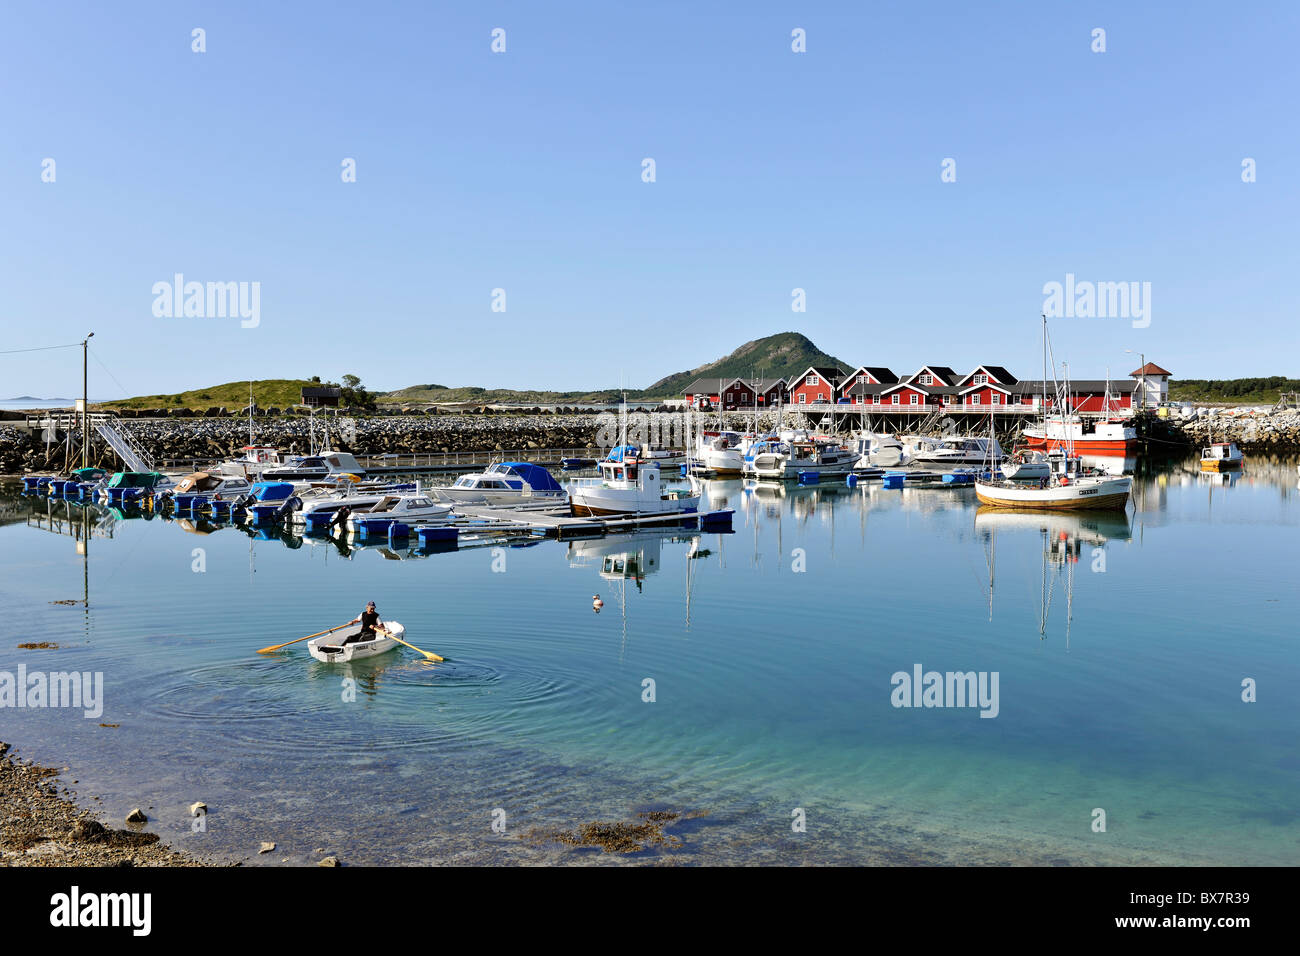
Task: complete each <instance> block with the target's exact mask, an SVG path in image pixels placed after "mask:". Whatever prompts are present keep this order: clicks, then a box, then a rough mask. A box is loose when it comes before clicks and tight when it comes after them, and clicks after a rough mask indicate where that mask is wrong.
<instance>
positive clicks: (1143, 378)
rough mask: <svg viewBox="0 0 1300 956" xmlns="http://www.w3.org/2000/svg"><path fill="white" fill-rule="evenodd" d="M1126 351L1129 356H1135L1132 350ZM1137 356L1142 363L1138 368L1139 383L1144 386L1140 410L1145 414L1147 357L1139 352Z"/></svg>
mask: <svg viewBox="0 0 1300 956" xmlns="http://www.w3.org/2000/svg"><path fill="white" fill-rule="evenodd" d="M1124 351H1125V352H1127V353H1128V354H1129V355H1133V354H1135V353H1134V352H1133V350H1132V349H1125V350H1124ZM1136 354H1137V357H1138V360H1139V361H1140V362H1141V363H1142V364H1141V365H1140V366H1139V367H1138V381H1139V382H1140V383H1141V385H1142V398H1141V401H1142V408H1141V409H1140V411H1144V412H1145V411H1146V410H1147V373H1146V367H1147V357H1146V354H1145V353H1143V352H1138V353H1136Z"/></svg>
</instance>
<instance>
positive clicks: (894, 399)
mask: <svg viewBox="0 0 1300 956" xmlns="http://www.w3.org/2000/svg"><path fill="white" fill-rule="evenodd" d="M889 400H890V402H892V403H893V404H895V405H897V404H898V393H897V392H895V393H894V394H893V395H890V396H889Z"/></svg>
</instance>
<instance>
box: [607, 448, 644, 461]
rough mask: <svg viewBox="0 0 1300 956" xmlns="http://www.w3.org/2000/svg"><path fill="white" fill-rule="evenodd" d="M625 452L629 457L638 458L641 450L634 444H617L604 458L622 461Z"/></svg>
mask: <svg viewBox="0 0 1300 956" xmlns="http://www.w3.org/2000/svg"><path fill="white" fill-rule="evenodd" d="M625 454H626V455H627V456H628V457H629V458H639V457H640V456H641V450H640V449H639V448H637V447H636V445H618V446H617V447H615V448H614V449H613V450H612V451H611V452H610V453H609V455H608V456H607V457H606V458H605V460H606V461H622V460H623V456H624V455H625Z"/></svg>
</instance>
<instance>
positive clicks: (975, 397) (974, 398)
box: [970, 392, 980, 405]
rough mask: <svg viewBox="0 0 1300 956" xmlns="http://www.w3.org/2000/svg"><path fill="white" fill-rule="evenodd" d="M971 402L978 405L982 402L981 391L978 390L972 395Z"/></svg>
mask: <svg viewBox="0 0 1300 956" xmlns="http://www.w3.org/2000/svg"><path fill="white" fill-rule="evenodd" d="M970 403H971V404H972V405H978V404H980V393H979V392H976V393H975V394H974V395H972V396H971V397H970Z"/></svg>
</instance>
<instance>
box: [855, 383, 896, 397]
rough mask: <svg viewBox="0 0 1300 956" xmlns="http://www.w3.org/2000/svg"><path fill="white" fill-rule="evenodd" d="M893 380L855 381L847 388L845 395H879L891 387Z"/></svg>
mask: <svg viewBox="0 0 1300 956" xmlns="http://www.w3.org/2000/svg"><path fill="white" fill-rule="evenodd" d="M892 384H894V383H893V382H880V383H874V384H870V385H869V384H867V383H866V382H855V383H854V384H853V385H852V386H851V387H849V388H848V389H846V390H845V392H844V394H845V395H879V394H880V393H881V392H882V391H884V390H885V389H887V388H889V386H890V385H892Z"/></svg>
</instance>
